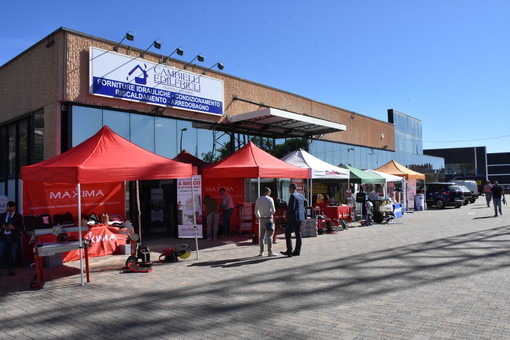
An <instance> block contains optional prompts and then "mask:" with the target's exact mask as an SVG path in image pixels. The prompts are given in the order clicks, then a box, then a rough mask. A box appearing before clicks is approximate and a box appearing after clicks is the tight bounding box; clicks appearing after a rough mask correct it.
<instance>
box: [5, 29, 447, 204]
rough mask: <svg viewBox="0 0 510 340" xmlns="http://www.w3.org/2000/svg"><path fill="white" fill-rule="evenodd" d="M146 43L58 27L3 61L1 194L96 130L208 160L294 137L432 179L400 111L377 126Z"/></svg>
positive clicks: (344, 156)
mask: <svg viewBox="0 0 510 340" xmlns="http://www.w3.org/2000/svg"><path fill="white" fill-rule="evenodd" d="M119 40H120V39H119ZM155 44H157V42H154V43H153V45H155ZM153 45H151V46H153ZM152 50H154V49H152ZM152 50H149V49H148V50H145V51H144V50H141V49H138V48H133V47H131V46H128V45H124V44H120V43H119V42H114V41H109V40H105V39H101V38H97V37H93V36H90V35H87V34H83V33H80V32H76V31H73V30H70V29H67V28H59V29H57V30H56V31H54V32H52V33H51V34H49V35H48V36H46V37H45V38H43V39H42V40H41V41H39V42H37V43H36V44H35V45H33V46H32V47H30V48H29V49H27V50H26V51H24V52H23V53H21V54H20V55H18V56H16V57H14V58H13V59H12V60H10V61H9V62H7V63H6V64H4V65H2V66H1V67H0V89H1V91H2V95H1V96H0V142H1V145H4V146H5V147H4V148H3V149H2V150H1V154H0V195H1V194H4V195H7V196H8V197H9V198H10V199H12V200H16V201H20V200H21V198H22V197H21V195H22V190H21V189H20V177H19V173H20V167H21V166H23V165H29V164H34V163H37V162H40V161H42V160H45V159H48V158H51V157H53V156H56V155H58V154H60V153H62V152H64V151H66V150H68V149H70V148H72V147H74V146H76V145H77V144H79V143H80V142H82V141H84V140H85V139H87V138H88V137H90V136H92V135H93V134H94V133H96V132H97V131H98V130H99V129H100V128H101V127H102V126H103V125H108V126H109V127H110V128H112V129H113V130H114V131H115V132H116V133H118V134H120V135H121V136H123V137H125V138H126V139H128V140H130V141H132V142H134V143H136V144H138V145H140V146H142V147H143V148H145V149H147V150H149V151H152V152H155V153H157V154H160V155H163V156H165V157H168V158H173V157H175V156H176V155H177V154H178V153H179V152H180V151H181V150H182V149H186V150H187V151H189V152H190V153H192V154H193V155H195V156H197V157H198V158H202V159H205V160H206V161H212V160H216V159H218V158H219V157H221V155H224V154H225V153H229V152H232V151H234V150H236V149H238V148H239V147H241V146H243V145H244V144H245V143H247V142H248V141H249V140H250V139H252V138H253V137H257V138H258V142H259V144H264V145H266V146H267V145H269V148H275V147H276V146H277V145H280V144H283V143H284V142H285V141H288V139H289V138H296V140H297V144H296V145H300V144H299V143H302V141H303V140H304V141H305V143H304V144H301V145H304V146H305V147H307V148H308V150H309V152H311V153H312V154H314V155H315V156H317V157H319V158H321V159H323V160H325V161H326V162H329V163H332V164H335V165H336V164H340V163H344V164H351V165H352V166H355V167H358V168H364V169H365V168H377V167H379V166H381V165H383V164H384V163H386V162H388V161H389V160H396V161H398V162H399V163H401V164H403V165H405V166H408V167H410V168H412V169H414V170H417V171H420V172H424V173H426V174H427V175H434V174H437V173H438V171H440V170H441V169H442V168H443V166H444V162H443V159H442V158H437V157H433V156H427V155H423V148H422V142H421V122H420V121H419V120H417V119H415V118H413V117H410V116H408V115H406V114H403V113H400V112H398V111H394V110H389V112H388V117H389V121H388V122H383V121H380V120H376V119H373V118H370V117H367V116H364V115H362V114H359V113H356V112H353V111H349V110H345V109H342V108H339V107H335V106H332V105H328V104H326V103H321V102H317V101H315V100H313V99H309V98H306V97H303V96H299V95H295V94H292V93H289V92H286V91H284V90H280V89H275V88H272V87H268V86H265V85H262V84H258V83H255V82H251V81H249V80H244V79H240V78H238V77H235V76H232V75H229V74H227V73H223V72H220V71H218V70H216V69H215V68H216V67H217V66H222V65H219V64H215V65H213V66H212V67H209V68H208V67H201V66H198V65H195V64H194V63H192V62H187V61H183V60H178V59H174V58H172V56H174V53H175V52H179V51H178V49H175V50H172V49H169V50H168V51H167V53H163V54H159V53H153V52H152ZM160 51H163V49H161V50H160ZM158 52H159V51H158ZM186 57H188V56H186ZM182 58H184V57H182ZM200 58H201V57H200V56H196V57H193V56H190V57H189V58H187V60H191V59H193V60H192V61H195V60H199V59H200ZM300 141H301V142H300ZM126 162H129V159H126ZM174 182H175V181H168V183H157V184H151V185H156V186H158V187H161V186H165V185H168V186H170V187H172V186H174V185H175V184H174Z"/></svg>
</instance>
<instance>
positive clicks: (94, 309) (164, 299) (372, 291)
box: [0, 226, 510, 338]
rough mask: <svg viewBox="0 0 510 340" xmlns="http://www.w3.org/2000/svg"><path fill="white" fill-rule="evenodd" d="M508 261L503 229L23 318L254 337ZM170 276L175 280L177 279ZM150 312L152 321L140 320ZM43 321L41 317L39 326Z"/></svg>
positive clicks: (251, 261) (104, 328)
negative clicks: (281, 318)
mask: <svg viewBox="0 0 510 340" xmlns="http://www.w3.org/2000/svg"><path fill="white" fill-rule="evenodd" d="M509 254H510V226H502V227H497V228H492V229H485V230H480V231H477V232H470V233H466V234H461V235H455V236H452V237H447V238H442V239H437V240H432V241H426V242H421V243H416V244H410V245H406V246H402V247H395V248H389V249H384V250H380V251H372V252H366V253H362V254H358V255H352V256H347V257H335V256H332V255H328V256H327V257H325V258H327V260H323V261H318V262H315V263H309V264H302V263H301V264H299V263H297V262H293V261H292V260H289V266H288V267H285V268H278V269H277V270H274V269H273V268H272V267H271V266H269V265H267V264H266V267H265V268H264V269H263V270H260V269H259V270H258V271H257V273H250V272H249V271H242V272H241V273H238V275H237V274H236V275H235V276H234V275H231V276H225V277H224V278H223V277H222V276H221V275H222V273H221V272H218V273H217V274H216V276H214V279H211V278H210V277H207V278H205V277H204V280H203V281H202V280H200V281H189V283H187V284H186V285H182V287H181V286H179V287H176V286H172V284H171V282H170V283H166V284H165V281H157V280H156V279H152V280H149V281H147V287H146V289H144V290H142V291H137V292H136V293H134V294H132V296H131V297H130V298H129V299H127V298H126V297H125V296H124V295H122V294H111V296H109V297H106V298H104V296H103V298H102V299H101V300H97V301H94V302H93V303H92V302H89V303H88V304H86V305H81V306H80V308H76V306H75V305H74V304H68V305H63V306H61V308H59V309H58V310H57V309H56V308H55V306H54V305H53V304H48V305H42V306H39V308H37V310H27V315H26V316H25V317H26V318H29V319H31V320H37V321H34V322H40V323H47V324H51V325H54V327H58V324H59V320H60V319H61V317H62V315H66V316H67V317H69V318H72V319H76V320H78V319H80V318H81V317H82V316H83V315H87V316H94V315H109V313H110V311H111V310H119V309H120V310H124V311H125V316H126V317H125V318H123V319H116V320H115V327H114V328H115V329H116V330H117V331H118V330H121V333H118V335H119V336H120V335H129V334H130V333H129V332H130V331H132V332H133V333H134V332H140V329H144V328H146V329H148V330H150V334H148V336H150V337H152V338H157V337H158V336H161V337H163V336H166V337H168V336H171V335H175V336H176V337H179V338H180V337H185V336H186V335H187V334H191V333H193V332H196V330H197V327H199V328H200V329H201V330H206V331H209V332H214V331H215V330H216V331H217V332H220V333H221V329H222V328H221V327H223V326H224V325H225V324H228V325H236V327H237V328H240V327H246V328H248V329H251V327H256V324H258V323H260V322H261V321H262V320H267V321H268V322H271V319H272V318H273V317H274V316H276V315H282V314H287V315H289V317H291V316H294V315H295V313H296V311H300V312H309V313H310V315H311V314H313V313H314V311H316V310H317V308H321V307H327V308H330V310H331V311H332V312H333V311H335V309H336V308H338V307H339V306H341V305H342V304H346V303H348V302H353V301H357V300H363V299H366V298H367V297H369V296H377V295H383V294H388V293H398V294H405V291H406V290H408V289H412V288H415V287H416V286H420V285H431V284H435V283H437V282H441V281H446V280H455V279H460V278H466V279H468V278H469V277H470V276H475V275H480V274H482V273H484V272H491V271H495V270H498V269H501V268H505V267H507V266H509V265H510V256H509ZM280 258H283V257H280ZM267 260H268V258H254V257H244V258H234V259H228V260H218V261H205V262H201V263H195V264H192V265H189V266H187V268H189V267H194V268H196V269H197V270H200V267H204V266H210V267H219V268H226V267H236V266H244V265H256V264H259V263H264V262H266V261H267ZM185 272H186V271H182V272H180V274H181V275H182V273H185ZM227 272H229V271H226V272H225V273H227ZM207 273H208V274H207V275H211V277H212V276H213V275H214V273H213V274H211V272H210V271H208V272H207ZM140 275H142V276H143V274H140ZM167 275H168V276H169V277H172V275H173V273H172V272H170V273H169V274H167ZM204 275H205V274H204ZM125 277H126V280H122V281H121V282H120V283H121V285H119V287H121V286H129V285H130V284H134V282H135V280H139V279H142V277H141V276H136V275H132V276H131V275H127V276H125ZM146 277H148V276H144V277H143V279H145V278H146ZM161 277H163V275H161ZM123 278H124V277H123ZM131 278H133V280H132V281H133V282H131ZM216 278H218V279H216ZM162 285H164V286H162ZM84 289H88V290H89V291H90V294H91V297H93V294H94V291H95V290H97V289H100V287H94V286H92V285H91V286H85V288H84ZM126 289H127V288H126ZM66 292H67V293H69V291H68V290H65V291H62V294H65V293H66ZM1 300H2V299H1V298H0V301H1ZM283 301H284V302H285V303H283ZM140 311H143V313H141V312H140ZM336 311H337V312H339V310H336ZM149 312H150V315H151V317H141V315H142V316H143V315H144V314H149ZM344 312H345V311H344ZM41 314H42V315H44V317H42V318H41V317H40V315H41ZM246 315H250V316H251V317H253V318H256V321H257V322H256V324H255V323H254V320H255V319H253V320H246V319H245V316H246ZM154 316H157V317H154ZM339 317H341V316H340V315H339ZM89 318H90V317H89ZM133 320H136V322H133ZM3 322H4V323H5V324H8V325H9V327H11V328H16V327H22V326H23V321H22V320H20V319H19V318H15V317H13V318H10V317H5V318H4V320H3ZM93 322H94V327H93V328H90V329H88V333H87V335H88V336H89V337H94V336H96V337H101V336H104V335H105V334H110V333H111V332H112V328H113V327H112V320H111V318H104V319H102V318H100V317H96V318H94V319H93ZM126 332H127V333H126ZM299 332H300V331H299V328H296V329H289V330H288V334H287V338H292V337H293V336H298V337H302V336H303V335H302V334H300V333H299ZM115 334H117V333H115ZM194 334H195V335H196V333H194Z"/></svg>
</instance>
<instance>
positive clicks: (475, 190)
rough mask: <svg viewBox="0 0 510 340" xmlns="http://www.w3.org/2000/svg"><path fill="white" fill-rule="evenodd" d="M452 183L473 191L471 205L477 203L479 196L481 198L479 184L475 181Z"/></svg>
mask: <svg viewBox="0 0 510 340" xmlns="http://www.w3.org/2000/svg"><path fill="white" fill-rule="evenodd" d="M452 183H455V184H457V185H464V186H465V187H467V188H468V189H469V190H470V191H471V198H470V199H469V202H470V203H475V201H476V199H477V198H478V196H480V193H479V192H478V184H476V181H473V180H467V179H465V180H453V181H452Z"/></svg>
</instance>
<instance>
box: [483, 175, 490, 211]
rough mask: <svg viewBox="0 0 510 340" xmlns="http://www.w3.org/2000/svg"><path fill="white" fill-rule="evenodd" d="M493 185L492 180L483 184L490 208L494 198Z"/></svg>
mask: <svg viewBox="0 0 510 340" xmlns="http://www.w3.org/2000/svg"><path fill="white" fill-rule="evenodd" d="M491 189H492V185H491V182H490V181H486V182H485V185H484V186H483V193H484V194H485V200H486V201H487V208H490V206H491V199H492V192H491Z"/></svg>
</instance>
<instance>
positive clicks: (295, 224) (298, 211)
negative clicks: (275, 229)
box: [281, 183, 308, 257]
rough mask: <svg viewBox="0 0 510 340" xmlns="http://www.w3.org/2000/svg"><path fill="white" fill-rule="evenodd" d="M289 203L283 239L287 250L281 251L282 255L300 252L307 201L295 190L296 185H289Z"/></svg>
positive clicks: (296, 254)
mask: <svg viewBox="0 0 510 340" xmlns="http://www.w3.org/2000/svg"><path fill="white" fill-rule="evenodd" d="M289 192H290V198H289V204H288V206H287V225H286V226H285V241H286V243H287V251H282V252H281V253H282V254H283V255H287V256H288V257H291V256H299V255H300V253H301V244H302V240H301V224H302V223H303V221H304V220H305V205H306V204H307V203H308V202H307V200H306V199H305V197H304V196H303V195H301V194H300V193H298V192H296V185H295V184H294V183H291V184H290V185H289ZM292 233H294V234H295V235H296V248H294V251H292Z"/></svg>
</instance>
